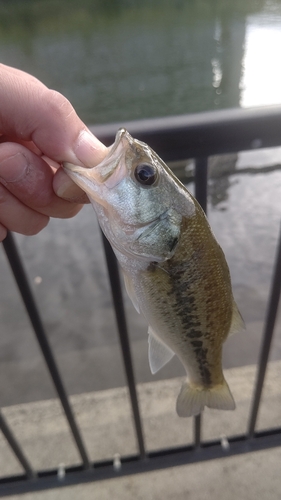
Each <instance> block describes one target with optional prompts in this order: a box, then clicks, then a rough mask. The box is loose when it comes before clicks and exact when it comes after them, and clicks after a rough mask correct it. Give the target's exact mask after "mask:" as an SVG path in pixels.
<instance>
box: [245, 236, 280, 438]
mask: <svg viewBox="0 0 281 500" xmlns="http://www.w3.org/2000/svg"><path fill="white" fill-rule="evenodd" d="M280 292H281V228H280V234H279V241H278V246H277V252H276V258H275V266H274V274H273V278H272V285H271V292H270V297H269V301H268V306H267V314H266V321H265V328H264V333H263V340H262V346H261V351H260V358H259V365H258V366H259V369H258V375H257V380H256V386H255V393H254V398H253V403H252V408H251V413H250V419H249V428H248V435H249V437H253V436H254V433H255V427H256V421H257V416H258V411H259V406H260V399H261V394H262V389H263V384H264V379H265V373H266V368H267V363H268V358H269V352H270V347H271V342H272V337H273V332H274V326H275V320H276V315H277V311H278V305H279V300H280Z"/></svg>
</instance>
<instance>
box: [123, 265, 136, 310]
mask: <svg viewBox="0 0 281 500" xmlns="http://www.w3.org/2000/svg"><path fill="white" fill-rule="evenodd" d="M123 276H124V282H125V288H126V292H127V294H128V295H129V297H130V299H131V301H132V303H133V305H134V308H135V309H136V311H137V312H138V313H139V314H140V308H139V304H138V299H137V296H136V292H135V290H134V287H133V283H132V280H131V279H130V278H129V277H128V276H127V274H125V273H123Z"/></svg>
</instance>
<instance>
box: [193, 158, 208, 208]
mask: <svg viewBox="0 0 281 500" xmlns="http://www.w3.org/2000/svg"><path fill="white" fill-rule="evenodd" d="M207 180H208V158H196V159H195V198H196V199H197V201H198V202H199V203H200V205H201V207H202V208H203V210H204V212H205V213H207Z"/></svg>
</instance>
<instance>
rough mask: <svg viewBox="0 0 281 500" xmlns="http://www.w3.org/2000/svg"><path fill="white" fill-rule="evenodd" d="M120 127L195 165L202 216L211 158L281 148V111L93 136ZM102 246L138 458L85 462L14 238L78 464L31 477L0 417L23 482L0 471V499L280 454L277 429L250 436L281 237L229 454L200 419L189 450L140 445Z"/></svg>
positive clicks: (13, 253) (114, 285)
mask: <svg viewBox="0 0 281 500" xmlns="http://www.w3.org/2000/svg"><path fill="white" fill-rule="evenodd" d="M120 126H125V127H126V128H128V130H129V132H130V133H131V134H132V135H133V136H135V137H137V138H138V139H140V140H143V141H145V142H147V143H148V144H149V145H150V146H151V147H152V148H153V149H155V150H156V151H157V153H158V154H159V155H160V156H161V157H162V158H163V159H164V160H165V161H175V160H181V159H187V158H195V194H196V197H197V199H198V200H199V202H200V203H201V205H202V207H203V208H204V210H205V211H206V206H207V165H208V156H210V155H214V154H222V153H229V152H234V151H242V150H251V149H253V148H261V147H273V146H278V145H281V107H280V106H279V107H274V108H273V107H272V108H261V109H249V110H240V109H235V110H224V111H218V112H208V113H200V114H198V115H183V116H177V117H170V118H163V119H152V120H144V121H141V122H130V123H122V124H112V125H104V126H100V127H92V130H93V132H94V133H95V134H96V135H97V136H98V137H99V138H100V139H101V140H102V141H103V142H104V143H105V144H107V145H109V144H111V143H112V142H113V141H114V136H115V133H116V130H117V129H118V128H119V127H120ZM103 244H104V251H105V255H106V262H107V268H108V274H109V279H110V284H111V292H112V299H113V305H114V310H115V316H116V322H117V327H118V332H119V338H120V345H121V349H122V354H123V363H124V367H125V372H126V376H127V384H128V388H129V394H130V401H131V406H132V413H133V419H134V424H135V432H136V437H137V442H138V448H139V452H138V454H136V455H133V456H126V457H121V467H120V468H118V470H116V468H114V463H113V460H107V461H102V462H95V463H91V462H90V460H89V458H88V455H87V452H86V449H85V446H84V443H83V440H82V437H81V432H80V430H79V427H78V425H77V423H76V420H75V417H74V414H73V411H72V409H71V405H70V403H69V399H68V396H67V393H66V391H65V389H64V385H63V381H62V378H61V376H60V373H59V369H58V367H57V364H56V361H55V358H54V355H53V352H52V349H51V347H50V344H49V342H48V338H47V336H46V333H45V331H44V327H43V324H42V321H41V318H40V315H39V313H38V309H37V307H36V303H35V300H34V297H33V295H32V292H31V288H30V286H29V283H28V280H27V277H26V274H25V271H24V268H23V264H22V262H21V259H20V256H19V253H18V250H17V248H16V245H15V242H14V239H13V236H12V235H11V234H8V236H7V238H6V239H5V241H4V242H3V246H4V250H5V252H6V254H7V257H8V260H9V263H10V266H11V269H12V272H13V274H14V276H15V279H16V282H17V285H18V288H19V291H20V294H21V297H22V300H23V302H24V305H25V307H26V310H27V314H28V316H29V318H30V321H31V324H32V326H33V330H34V333H35V335H36V338H37V341H38V343H39V346H40V348H41V350H42V353H43V356H44V359H45V361H46V364H47V367H48V370H49V373H50V376H51V378H52V380H53V383H54V385H55V388H56V390H57V394H58V397H59V399H60V402H61V405H62V407H63V410H64V413H65V415H66V418H67V421H68V423H69V427H70V430H71V433H72V436H73V439H74V442H75V443H76V446H77V449H78V451H79V454H80V457H81V465H79V466H73V467H71V466H70V467H67V468H66V470H65V477H64V480H63V481H60V480H59V478H58V471H57V470H55V469H51V470H42V471H37V470H34V469H33V468H32V466H31V464H30V463H29V461H28V459H27V458H26V456H25V453H24V450H23V449H22V448H21V446H20V445H19V443H18V442H17V440H16V438H15V436H14V435H13V433H12V431H11V429H10V428H9V425H8V423H7V422H6V421H5V419H4V417H3V415H1V413H0V429H1V431H2V433H3V435H4V436H5V438H6V440H7V442H8V444H9V446H10V447H11V449H12V450H13V452H14V454H15V456H16V457H17V459H18V461H19V462H20V464H21V466H22V468H23V470H24V473H23V474H22V475H18V476H12V477H1V471H0V496H8V495H12V494H16V493H23V492H27V491H38V490H41V489H47V488H54V487H59V486H67V485H68V486H69V485H71V484H77V483H83V482H89V481H97V480H101V479H109V478H112V477H116V476H122V475H128V474H135V473H141V472H146V471H152V470H156V469H161V468H164V467H171V466H173V467H175V466H176V465H183V464H188V463H194V462H198V461H206V460H211V459H215V458H220V457H224V456H231V455H236V454H241V453H248V452H251V451H255V450H262V449H266V448H271V447H276V446H281V427H280V422H278V425H279V426H278V427H276V428H272V429H267V430H265V431H259V432H257V431H255V428H256V420H257V415H258V411H259V407H260V400H261V394H262V389H263V384H264V378H265V373H266V368H267V363H268V358H269V352H270V347H271V342H272V337H273V332H274V326H275V319H276V314H277V309H278V304H279V297H280V289H281V236H280V237H279V243H278V248H277V252H276V262H275V268H274V272H273V278H272V285H271V292H270V295H269V299H268V306H267V315H266V320H265V326H264V333H263V341H262V347H261V352H260V358H259V364H258V374H257V380H256V384H255V388H254V393H253V400H252V406H251V409H250V414H249V423H248V429H247V432H246V433H245V434H243V435H238V436H228V437H227V439H228V443H229V446H228V447H227V450H226V449H225V448H224V447H223V446H222V445H221V440H220V439H217V440H213V441H208V442H202V440H201V418H200V416H198V417H195V418H194V438H193V445H190V446H181V447H174V448H169V449H161V450H158V451H155V452H147V450H146V448H145V444H144V438H143V431H142V421H141V416H140V411H139V405H138V398H137V392H136V384H135V378H134V370H133V363H132V356H131V349H130V342H129V336H128V331H127V324H126V316H125V311H124V305H123V298H122V289H121V284H120V277H119V269H118V265H117V262H116V259H115V256H114V254H113V251H112V249H111V247H110V245H109V244H108V242H107V240H106V239H105V238H103ZM198 450H200V453H198Z"/></svg>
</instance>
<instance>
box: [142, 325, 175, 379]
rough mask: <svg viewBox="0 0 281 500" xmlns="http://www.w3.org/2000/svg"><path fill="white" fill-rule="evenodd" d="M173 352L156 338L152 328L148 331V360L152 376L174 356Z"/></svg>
mask: <svg viewBox="0 0 281 500" xmlns="http://www.w3.org/2000/svg"><path fill="white" fill-rule="evenodd" d="M174 354H175V353H174V352H173V351H172V349H170V348H169V347H168V346H166V345H165V344H164V343H163V342H161V340H159V339H158V337H156V335H155V333H154V332H153V330H152V328H151V327H149V329H148V360H149V366H150V370H151V373H152V374H153V375H154V374H155V373H157V372H158V371H159V370H160V369H161V368H163V366H165V365H166V364H167V363H168V362H169V361H170V360H171V359H172V357H173V356H174Z"/></svg>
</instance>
